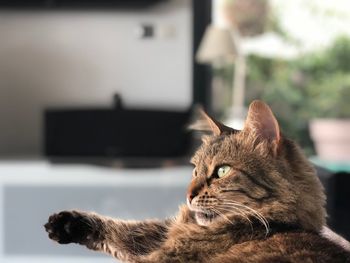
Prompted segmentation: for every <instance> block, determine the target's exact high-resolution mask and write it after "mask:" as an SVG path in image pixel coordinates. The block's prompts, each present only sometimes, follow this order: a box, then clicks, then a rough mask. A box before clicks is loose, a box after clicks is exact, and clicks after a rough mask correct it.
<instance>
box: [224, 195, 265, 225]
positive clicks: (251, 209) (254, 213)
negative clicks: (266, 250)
mask: <svg viewBox="0 0 350 263" xmlns="http://www.w3.org/2000/svg"><path fill="white" fill-rule="evenodd" d="M226 204H231V205H233V206H239V207H242V208H244V209H246V210H248V211H249V212H251V213H252V215H254V216H255V217H256V218H257V219H258V220H259V221H260V222H261V223H262V224H263V225H264V226H265V228H266V229H267V232H268V231H269V228H270V226H269V222H268V221H267V219H266V218H265V217H264V216H263V215H262V214H261V213H259V212H258V211H256V210H255V209H253V208H251V207H249V206H245V205H242V204H239V203H236V202H232V201H229V202H226Z"/></svg>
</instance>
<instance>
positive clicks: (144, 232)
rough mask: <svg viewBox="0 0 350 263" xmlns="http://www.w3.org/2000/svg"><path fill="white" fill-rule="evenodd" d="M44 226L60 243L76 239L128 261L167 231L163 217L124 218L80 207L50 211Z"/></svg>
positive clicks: (145, 251) (148, 249)
mask: <svg viewBox="0 0 350 263" xmlns="http://www.w3.org/2000/svg"><path fill="white" fill-rule="evenodd" d="M45 229H46V231H47V232H48V233H49V237H50V238H51V239H53V240H55V241H57V242H58V243H60V244H68V243H78V244H81V245H85V246H86V247H88V248H89V249H92V250H96V251H102V252H106V253H108V254H111V255H112V256H113V257H115V258H118V259H120V260H123V261H129V262H138V261H139V259H141V258H142V257H143V256H145V255H147V254H149V253H151V252H152V251H154V250H155V249H157V248H158V247H159V246H160V245H161V244H162V242H163V241H164V240H165V238H166V235H167V224H166V222H165V221H164V222H163V221H156V220H154V221H142V222H137V221H123V220H116V219H112V218H109V217H103V216H100V215H97V214H95V213H87V212H80V211H63V212H60V213H58V214H53V215H51V216H50V217H49V220H48V222H47V223H46V224H45Z"/></svg>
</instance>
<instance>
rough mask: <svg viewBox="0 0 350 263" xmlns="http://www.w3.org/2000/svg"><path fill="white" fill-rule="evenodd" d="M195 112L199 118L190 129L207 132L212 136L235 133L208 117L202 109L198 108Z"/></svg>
mask: <svg viewBox="0 0 350 263" xmlns="http://www.w3.org/2000/svg"><path fill="white" fill-rule="evenodd" d="M197 112H198V113H199V117H198V119H197V121H196V122H195V123H193V124H192V125H191V126H190V129H193V130H199V131H208V132H211V133H213V134H214V135H221V134H224V133H234V132H236V130H234V129H232V128H230V127H228V126H226V125H224V124H222V123H221V122H219V121H218V120H215V119H214V118H212V117H210V116H209V115H208V114H207V113H206V112H205V111H204V110H203V109H202V108H199V109H198V110H197Z"/></svg>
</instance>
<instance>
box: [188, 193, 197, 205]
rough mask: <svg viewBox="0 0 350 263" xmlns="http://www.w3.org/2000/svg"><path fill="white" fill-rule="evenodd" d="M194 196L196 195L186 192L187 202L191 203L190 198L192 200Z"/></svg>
mask: <svg viewBox="0 0 350 263" xmlns="http://www.w3.org/2000/svg"><path fill="white" fill-rule="evenodd" d="M195 197H196V195H194V194H192V193H190V194H187V200H188V202H189V203H191V202H192V200H193V198H195Z"/></svg>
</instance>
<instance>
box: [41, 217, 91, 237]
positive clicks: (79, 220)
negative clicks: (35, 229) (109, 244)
mask: <svg viewBox="0 0 350 263" xmlns="http://www.w3.org/2000/svg"><path fill="white" fill-rule="evenodd" d="M44 227H45V230H46V232H47V233H48V234H49V238H51V239H52V240H55V241H57V242H58V243H60V244H68V243H80V244H83V243H85V241H87V239H88V238H89V236H91V235H92V234H93V232H94V231H93V229H94V227H93V222H92V221H91V219H90V218H89V217H88V216H87V215H85V214H83V213H80V212H77V211H63V212H60V213H58V214H53V215H51V216H50V217H49V220H48V222H47V223H46V224H45V225H44Z"/></svg>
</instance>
